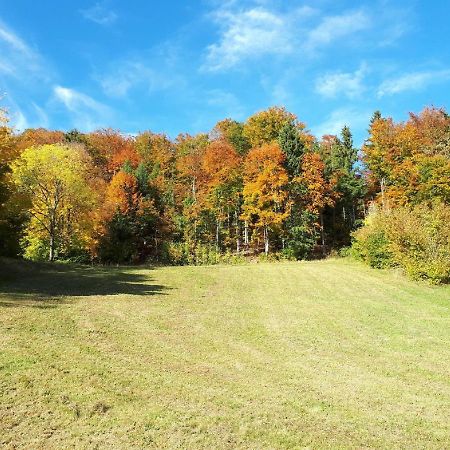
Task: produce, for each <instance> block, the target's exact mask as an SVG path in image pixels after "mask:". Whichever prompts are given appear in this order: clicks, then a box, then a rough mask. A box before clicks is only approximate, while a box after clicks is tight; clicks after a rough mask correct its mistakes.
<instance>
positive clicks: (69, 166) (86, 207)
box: [11, 144, 96, 261]
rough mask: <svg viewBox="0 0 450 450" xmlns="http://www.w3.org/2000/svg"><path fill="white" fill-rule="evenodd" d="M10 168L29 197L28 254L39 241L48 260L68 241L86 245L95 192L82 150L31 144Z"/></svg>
mask: <svg viewBox="0 0 450 450" xmlns="http://www.w3.org/2000/svg"><path fill="white" fill-rule="evenodd" d="M11 167H12V178H13V181H14V182H15V184H16V185H17V189H18V191H19V192H22V193H23V194H25V195H26V197H27V200H28V212H29V215H30V221H29V224H28V226H27V229H26V236H27V239H26V241H27V243H28V247H30V248H28V249H26V250H29V252H28V255H29V256H30V257H31V256H32V254H31V253H30V252H32V247H33V245H36V242H39V241H45V242H46V245H47V246H48V259H49V260H50V261H53V260H54V259H55V257H56V252H57V251H58V250H61V249H63V248H64V246H65V245H66V244H67V243H68V242H69V241H70V242H74V241H75V240H76V241H77V242H79V243H83V242H84V243H85V245H86V247H87V246H88V242H87V241H88V240H89V231H88V230H89V228H90V227H89V226H87V222H88V219H89V215H90V212H91V211H92V210H93V208H94V205H95V203H96V194H95V190H94V189H93V188H92V182H93V180H91V179H90V177H89V173H92V169H91V161H90V158H89V157H88V155H87V154H86V152H85V150H84V149H83V148H82V147H77V146H66V145H61V144H50V145H43V146H41V147H31V148H28V149H26V150H24V151H23V152H22V154H21V155H20V157H19V158H18V159H16V160H15V161H14V162H13V164H12V165H11ZM81 245H82V244H81ZM25 254H26V255H27V251H26V252H25Z"/></svg>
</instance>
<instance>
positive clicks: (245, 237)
mask: <svg viewBox="0 0 450 450" xmlns="http://www.w3.org/2000/svg"><path fill="white" fill-rule="evenodd" d="M244 244H245V245H246V246H247V245H248V222H247V221H245V222H244Z"/></svg>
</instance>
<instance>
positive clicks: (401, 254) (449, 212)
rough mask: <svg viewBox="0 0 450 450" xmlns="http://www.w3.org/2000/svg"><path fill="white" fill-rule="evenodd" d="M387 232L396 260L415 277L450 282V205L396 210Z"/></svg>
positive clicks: (435, 281)
mask: <svg viewBox="0 0 450 450" xmlns="http://www.w3.org/2000/svg"><path fill="white" fill-rule="evenodd" d="M387 232H388V235H389V240H390V249H391V251H392V253H393V257H394V259H395V261H396V262H397V263H398V264H400V265H401V266H402V267H403V268H404V269H405V271H406V273H407V274H408V275H409V276H410V277H411V278H413V279H427V280H429V281H430V282H432V283H446V282H447V283H448V282H449V281H450V206H448V205H445V204H444V203H443V202H441V201H435V202H434V203H432V204H431V205H427V204H421V205H418V206H416V207H415V208H414V209H412V210H408V209H406V208H399V209H397V210H394V211H393V212H392V214H391V215H390V217H389V221H388V223H387Z"/></svg>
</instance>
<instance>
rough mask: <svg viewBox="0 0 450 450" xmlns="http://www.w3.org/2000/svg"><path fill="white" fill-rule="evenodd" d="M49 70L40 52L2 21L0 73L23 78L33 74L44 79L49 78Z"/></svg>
mask: <svg viewBox="0 0 450 450" xmlns="http://www.w3.org/2000/svg"><path fill="white" fill-rule="evenodd" d="M49 72H50V69H48V68H45V67H44V64H43V62H42V58H41V56H40V54H39V53H38V52H37V51H36V50H34V49H32V48H31V47H30V46H29V45H28V44H27V43H26V42H25V41H24V40H23V39H22V38H21V37H19V36H18V35H17V34H16V33H14V32H13V31H12V30H11V29H10V28H8V27H7V26H6V25H5V24H3V23H2V22H0V74H3V75H5V76H9V77H13V78H16V79H22V80H25V79H29V78H31V76H32V77H33V78H35V77H39V79H40V80H42V79H48V77H49V76H50V75H49Z"/></svg>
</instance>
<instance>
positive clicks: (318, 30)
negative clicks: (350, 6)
mask: <svg viewBox="0 0 450 450" xmlns="http://www.w3.org/2000/svg"><path fill="white" fill-rule="evenodd" d="M370 26H371V20H370V18H369V16H368V15H367V14H366V13H365V12H363V11H354V12H347V13H343V14H341V15H337V16H328V17H324V18H323V19H322V21H321V22H320V23H319V25H317V26H316V27H315V28H313V29H312V30H311V31H310V32H309V33H308V38H307V41H306V45H305V47H306V48H307V49H309V50H314V49H315V48H317V47H319V46H323V45H327V44H330V43H331V42H333V41H336V40H337V39H339V38H342V37H344V36H348V35H350V34H354V33H356V32H358V31H362V30H366V29H368V28H369V27H370Z"/></svg>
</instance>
